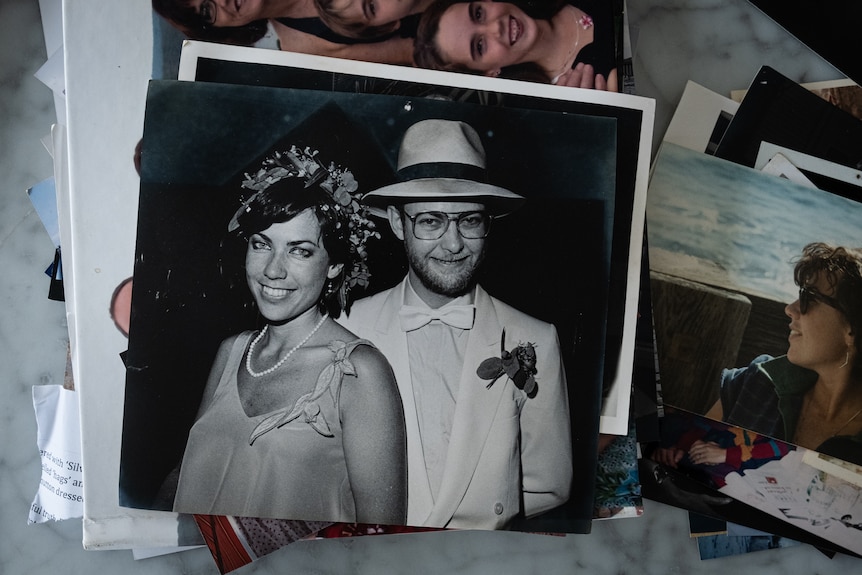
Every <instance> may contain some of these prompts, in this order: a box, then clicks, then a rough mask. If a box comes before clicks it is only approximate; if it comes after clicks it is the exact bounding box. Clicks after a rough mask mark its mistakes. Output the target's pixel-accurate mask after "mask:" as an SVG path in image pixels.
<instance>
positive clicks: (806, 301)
mask: <svg viewBox="0 0 862 575" xmlns="http://www.w3.org/2000/svg"><path fill="white" fill-rule="evenodd" d="M812 301H818V302H820V303H825V304H826V305H828V306H829V307H833V308H835V309H837V310H838V311H840V312H841V313H844V310H843V309H841V304H840V303H838V300H837V299H835V298H833V297H829V296H828V295H824V294H822V293H820V292H819V291H817V290H815V289H811V288H808V287H803V288H799V311H800V312H802V315H805V314H806V313H808V308H809V307H810V306H811V302H812Z"/></svg>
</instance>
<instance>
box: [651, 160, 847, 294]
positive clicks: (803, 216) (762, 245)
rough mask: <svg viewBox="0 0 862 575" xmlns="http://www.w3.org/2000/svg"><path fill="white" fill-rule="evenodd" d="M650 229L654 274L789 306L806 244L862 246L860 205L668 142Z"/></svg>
mask: <svg viewBox="0 0 862 575" xmlns="http://www.w3.org/2000/svg"><path fill="white" fill-rule="evenodd" d="M860 199H862V188H860ZM647 230H648V236H647V237H648V242H649V257H650V268H651V269H653V270H656V271H661V272H663V273H668V274H671V275H675V276H679V277H683V278H686V279H691V280H694V281H700V282H703V283H708V284H710V285H716V286H718V287H724V288H728V289H733V290H739V291H743V292H746V293H751V294H754V295H760V296H764V297H769V298H772V299H776V300H779V301H788V302H789V301H792V300H794V299H796V292H797V287H796V286H795V284H794V283H793V262H794V260H795V258H797V257H799V255H800V254H801V252H802V248H803V246H805V245H806V244H808V243H809V242H814V241H822V242H828V243H832V244H837V245H843V246H848V247H850V246H852V247H862V203H860V202H857V201H852V200H848V199H846V198H842V197H840V196H836V195H834V194H830V193H828V192H824V191H821V190H812V189H810V188H806V187H804V186H800V185H798V184H795V183H792V182H790V181H789V180H786V179H783V178H779V177H776V176H772V175H767V174H763V173H761V172H759V171H757V170H754V169H751V168H748V167H745V166H740V165H738V164H734V163H732V162H728V161H725V160H721V159H719V158H715V157H713V156H709V155H706V154H703V153H700V152H694V151H691V150H687V149H685V148H682V147H680V146H676V145H673V144H668V143H665V144H663V146H662V149H661V151H660V153H659V156H658V158H657V159H656V163H655V169H654V173H653V176H652V178H651V180H650V185H649V191H648V194H647Z"/></svg>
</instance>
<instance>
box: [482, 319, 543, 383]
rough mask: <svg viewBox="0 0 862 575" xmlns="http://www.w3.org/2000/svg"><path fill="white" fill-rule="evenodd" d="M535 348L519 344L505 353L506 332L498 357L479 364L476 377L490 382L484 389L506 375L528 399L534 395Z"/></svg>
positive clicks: (501, 338)
mask: <svg viewBox="0 0 862 575" xmlns="http://www.w3.org/2000/svg"><path fill="white" fill-rule="evenodd" d="M536 373H538V370H537V369H536V348H535V347H534V346H533V344H532V343H529V342H527V343H519V344H518V345H517V346H515V348H514V349H513V350H512V351H506V330H505V328H504V329H503V335H502V336H501V337H500V357H489V358H488V359H486V360H484V361H483V362H482V363H480V364H479V367H478V369H476V375H478V376H479V377H481V378H482V379H489V380H491V381H490V382H489V383H488V385H486V386H485V387H486V388H490V387H491V386H492V385H494V382H495V381H497V380H498V379H500V378H501V377H503V376H504V375H507V376H508V377H509V379H511V380H512V382H513V383H514V384H515V386H516V387H517V388H518V389H522V390H524V393H526V394H527V396H528V397H533V396H535V394H536V377H535V376H536Z"/></svg>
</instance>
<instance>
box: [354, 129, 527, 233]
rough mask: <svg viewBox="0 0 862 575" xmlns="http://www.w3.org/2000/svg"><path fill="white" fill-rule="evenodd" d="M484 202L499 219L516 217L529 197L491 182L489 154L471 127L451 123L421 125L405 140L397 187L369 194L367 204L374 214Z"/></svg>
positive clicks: (394, 184)
mask: <svg viewBox="0 0 862 575" xmlns="http://www.w3.org/2000/svg"><path fill="white" fill-rule="evenodd" d="M425 201H449V202H451V201H455V202H479V203H483V204H485V206H486V208H487V209H488V210H489V211H490V212H491V213H492V214H494V215H496V216H502V215H505V214H508V213H509V212H512V211H513V210H515V209H516V208H518V207H519V206H520V205H521V204H522V203H524V197H523V196H520V195H518V194H516V193H515V192H513V191H511V190H507V189H506V188H503V187H500V186H495V185H493V184H490V183H488V178H487V174H486V171H485V149H484V148H483V147H482V141H481V140H480V139H479V134H477V133H476V130H474V129H473V128H472V127H471V126H470V125H468V124H465V123H464V122H456V121H452V120H437V119H434V120H422V121H420V122H417V123H415V124H413V125H412V126H410V127H409V128H408V129H407V131H406V132H405V133H404V138H403V139H402V140H401V148H400V149H399V151H398V167H397V169H396V171H395V182H394V183H392V184H389V185H387V186H383V187H382V188H378V189H376V190H373V191H371V192H368V193H367V194H365V195H364V196H363V197H362V202H363V203H364V204H366V205H367V206H368V207H369V210H370V211H371V213H372V214H375V215H378V216H385V210H386V206H388V205H392V204H402V203H406V202H425Z"/></svg>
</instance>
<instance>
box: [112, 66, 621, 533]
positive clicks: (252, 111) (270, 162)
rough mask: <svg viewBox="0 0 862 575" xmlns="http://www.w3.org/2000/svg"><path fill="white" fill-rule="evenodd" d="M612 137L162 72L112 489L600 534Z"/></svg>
mask: <svg viewBox="0 0 862 575" xmlns="http://www.w3.org/2000/svg"><path fill="white" fill-rule="evenodd" d="M616 131H617V127H616V122H615V120H614V119H612V118H607V117H603V116H588V115H576V114H561V113H559V112H553V111H539V110H525V109H518V108H505V107H494V106H483V105H473V104H467V103H457V102H451V101H445V100H440V99H430V98H411V97H404V96H391V95H372V94H351V93H339V92H318V91H314V90H291V89H279V88H266V87H248V86H226V85H217V84H211V83H201V82H193V83H192V82H172V81H165V82H152V83H151V86H150V90H149V95H148V100H147V116H146V121H145V126H144V138H143V142H142V147H141V182H142V184H141V197H140V205H139V221H138V230H139V233H138V239H137V247H136V261H135V273H134V285H133V295H132V313H131V325H130V333H129V351H128V355H127V358H126V361H127V374H128V375H127V382H126V400H125V414H124V429H123V448H122V454H121V470H120V504H121V505H122V506H127V507H136V508H148V509H168V510H170V509H173V510H175V511H179V512H182V513H212V514H222V515H240V516H255V517H275V518H285V519H305V520H319V521H346V522H368V523H384V524H406V525H415V526H426V527H447V528H479V529H513V528H514V529H522V530H525V529H533V528H534V527H535V526H542V527H545V528H548V527H550V528H551V530H554V531H560V532H572V531H574V532H583V530H584V529H588V526H589V519H588V518H589V516H590V513H591V511H592V491H591V489H582V488H580V487H577V486H578V485H580V484H581V483H582V482H583V483H584V484H586V485H592V484H593V482H594V477H595V466H596V437H597V433H598V412H599V406H600V399H601V389H602V384H603V369H604V364H605V331H606V321H607V317H606V316H607V314H606V310H607V308H608V305H607V304H608V297H609V283H610V279H609V278H610V273H611V272H610V254H611V246H612V244H613V242H614V241H615V238H614V235H615V227H614V202H615V190H616V185H617V184H616V177H615V176H616V173H617V166H616V157H617V140H616ZM571 134H577V137H571ZM627 240H628V238H626V241H627ZM393 306H394V307H393ZM402 307H404V309H401V308H402ZM423 308H424V309H423ZM426 311H430V312H431V313H430V314H429V313H426ZM444 312H451V314H450V313H445V315H446V316H450V315H451V316H453V317H444ZM450 323H451V324H453V325H451V326H450V325H449V324H450ZM429 328H433V331H432V329H429ZM584 422H587V425H588V427H589V429H587V428H585V426H584ZM585 478H586V480H585ZM537 518H538V519H537ZM585 518H586V519H585Z"/></svg>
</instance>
